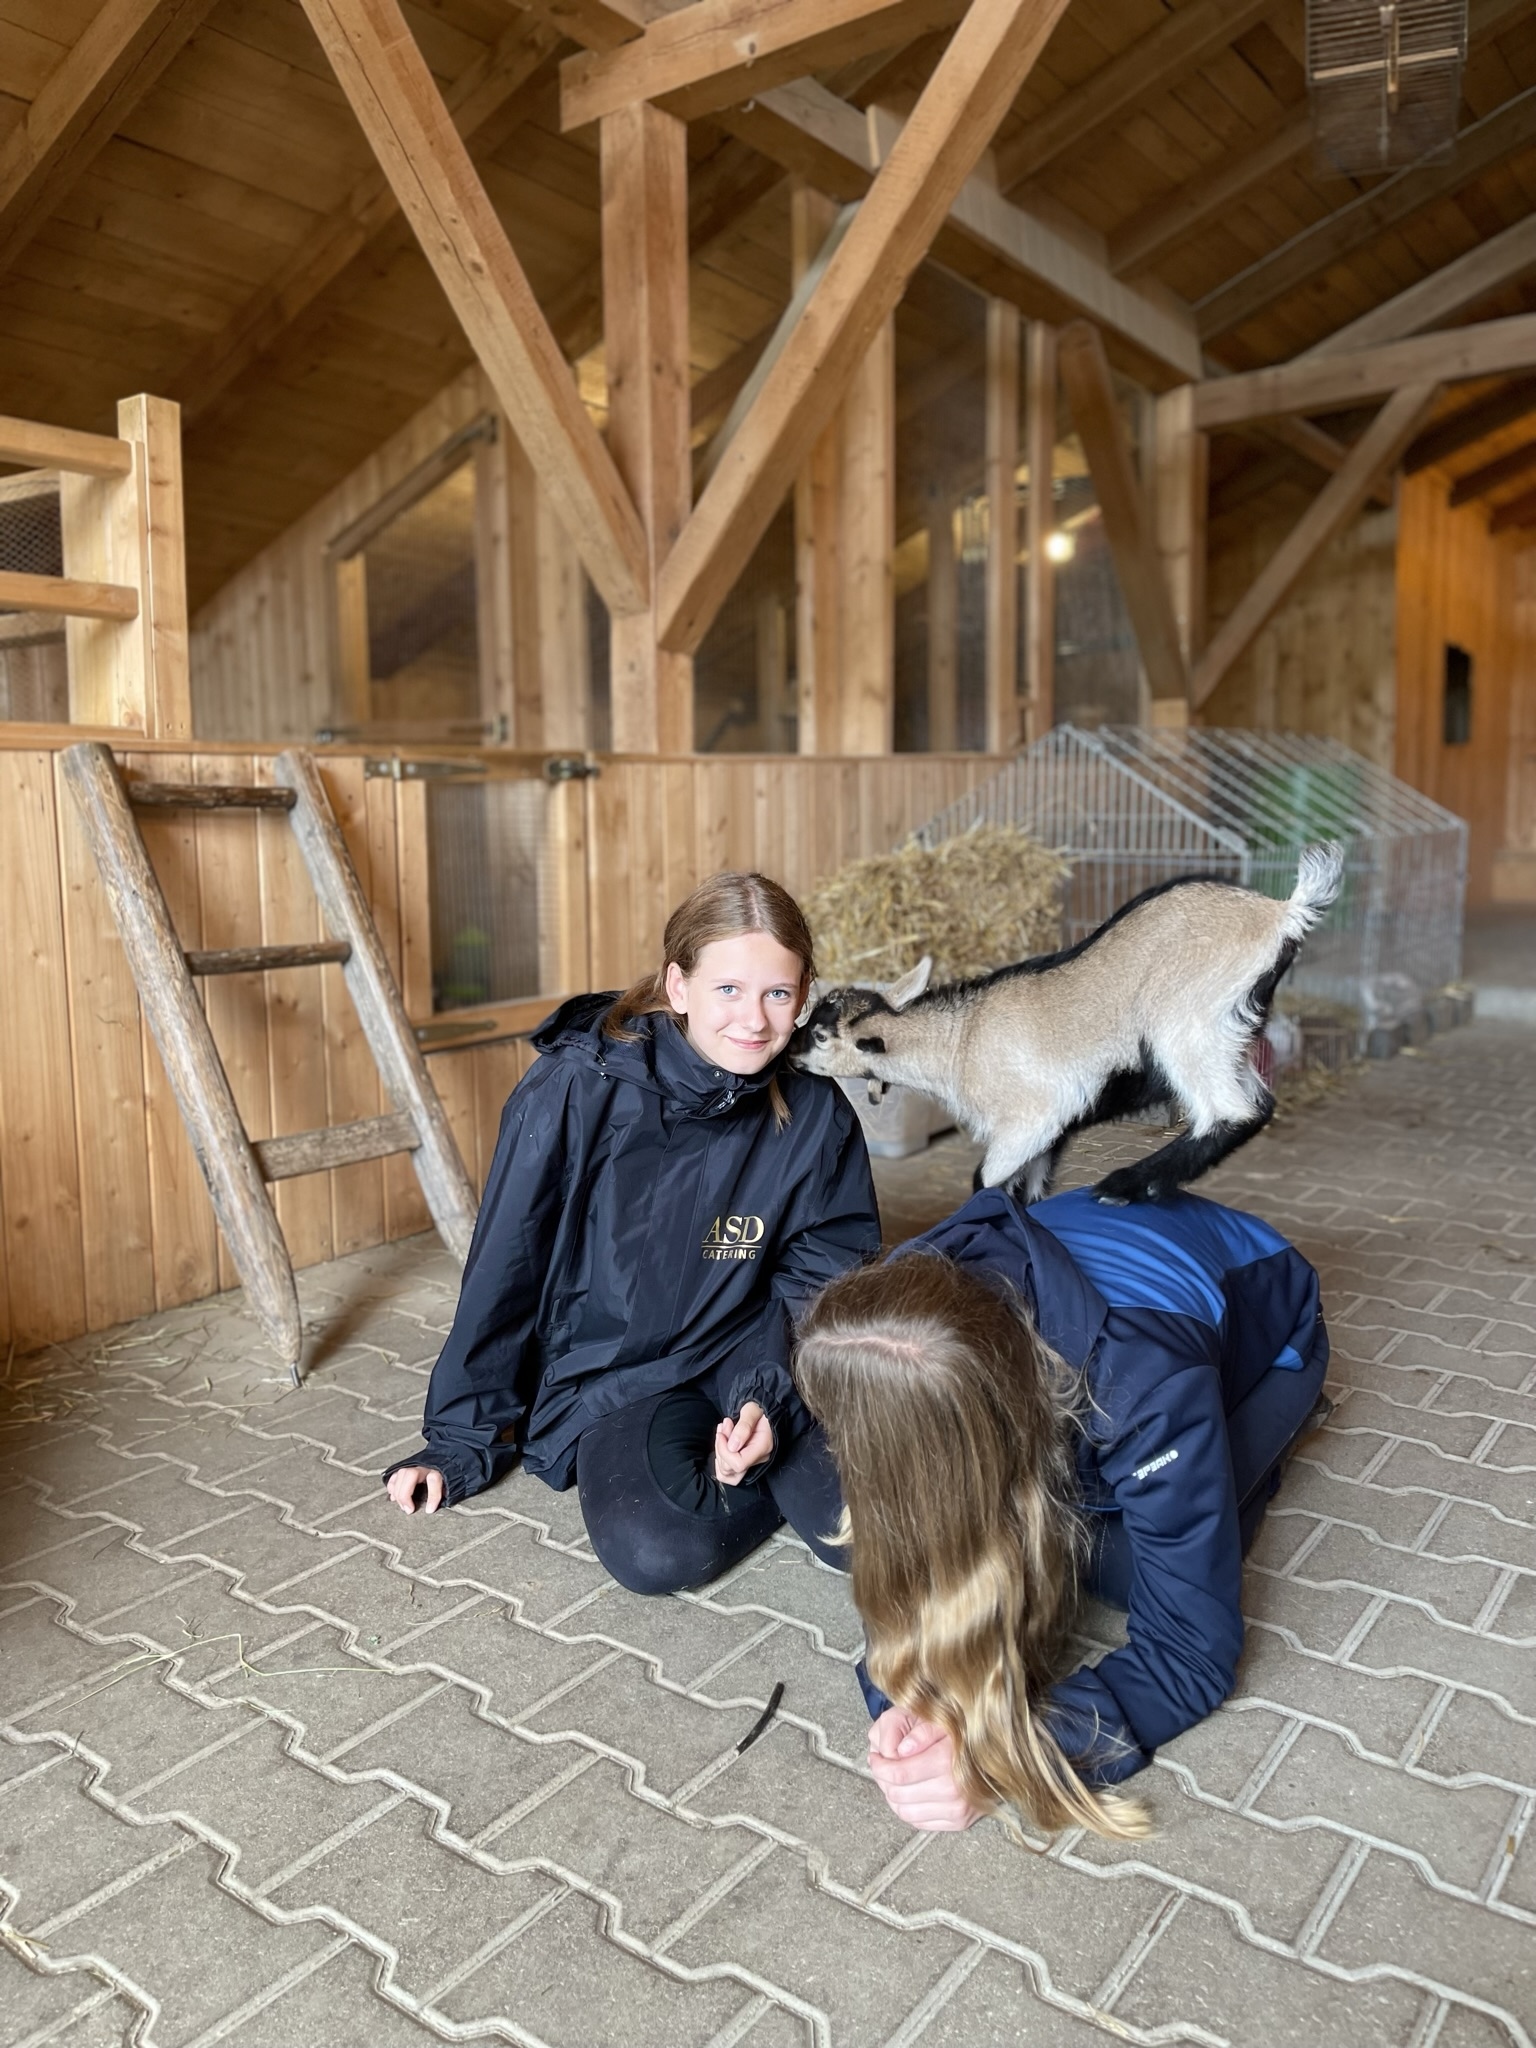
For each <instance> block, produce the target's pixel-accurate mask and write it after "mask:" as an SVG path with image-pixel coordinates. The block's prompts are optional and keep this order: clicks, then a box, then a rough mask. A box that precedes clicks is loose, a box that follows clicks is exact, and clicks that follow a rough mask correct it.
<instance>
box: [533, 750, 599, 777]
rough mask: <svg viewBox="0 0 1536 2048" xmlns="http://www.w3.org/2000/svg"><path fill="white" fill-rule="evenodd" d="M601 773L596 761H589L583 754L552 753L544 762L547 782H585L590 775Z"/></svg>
mask: <svg viewBox="0 0 1536 2048" xmlns="http://www.w3.org/2000/svg"><path fill="white" fill-rule="evenodd" d="M601 773H602V770H601V769H600V768H599V767H598V765H597V763H596V762H595V761H588V760H587V759H585V757H584V756H582V755H581V754H551V755H550V757H549V759H548V760H547V761H546V762H545V763H544V780H545V781H546V782H585V781H586V779H587V777H588V776H589V775H600V774H601Z"/></svg>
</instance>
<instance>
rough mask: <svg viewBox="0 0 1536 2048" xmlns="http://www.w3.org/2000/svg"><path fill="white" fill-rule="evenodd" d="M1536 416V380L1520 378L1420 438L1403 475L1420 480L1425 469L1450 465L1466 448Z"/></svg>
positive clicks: (1407, 457) (1408, 456) (1449, 416)
mask: <svg viewBox="0 0 1536 2048" xmlns="http://www.w3.org/2000/svg"><path fill="white" fill-rule="evenodd" d="M1532 413H1536V377H1517V378H1515V379H1514V381H1513V382H1512V383H1509V384H1506V385H1505V386H1504V388H1503V390H1502V391H1494V392H1490V393H1489V394H1488V396H1487V397H1484V398H1477V399H1474V400H1473V401H1472V403H1471V404H1470V405H1463V406H1459V407H1458V408H1457V410H1456V411H1455V412H1453V413H1449V414H1447V416H1446V417H1445V418H1444V419H1442V420H1438V421H1437V422H1436V423H1435V425H1434V426H1432V427H1431V428H1430V429H1429V431H1428V432H1427V433H1424V434H1420V436H1419V438H1418V439H1417V441H1415V442H1413V444H1412V445H1411V446H1410V448H1409V450H1408V453H1407V454H1406V455H1405V456H1404V457H1403V474H1404V475H1405V476H1417V475H1418V473H1419V471H1420V470H1421V469H1431V468H1433V466H1434V465H1435V464H1436V463H1437V462H1449V461H1450V459H1451V457H1452V456H1453V455H1460V454H1461V452H1462V450H1463V449H1464V448H1475V447H1476V446H1477V444H1478V442H1479V441H1485V440H1487V438H1488V436H1489V435H1490V434H1496V433H1497V432H1498V431H1499V429H1500V428H1501V427H1508V426H1513V425H1514V423H1515V421H1516V420H1523V419H1528V418H1529V417H1530V415H1531V414H1532Z"/></svg>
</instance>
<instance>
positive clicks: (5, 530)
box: [0, 471, 69, 724]
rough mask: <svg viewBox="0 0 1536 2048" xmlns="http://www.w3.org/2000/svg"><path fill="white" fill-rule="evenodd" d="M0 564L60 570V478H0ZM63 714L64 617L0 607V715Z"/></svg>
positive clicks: (52, 720)
mask: <svg viewBox="0 0 1536 2048" xmlns="http://www.w3.org/2000/svg"><path fill="white" fill-rule="evenodd" d="M0 569H4V570H9V571H11V572H12V573H20V574H21V575H24V576H62V575H63V573H64V539H63V533H62V530H61V527H60V524H59V480H58V478H57V476H55V475H53V474H52V473H51V472H43V471H33V472H30V473H29V474H27V475H25V476H13V477H5V478H3V479H0ZM68 717H69V666H68V661H67V658H66V654H65V645H64V621H63V619H62V618H60V617H58V616H57V615H56V614H53V613H48V612H22V611H3V610H0V719H17V720H26V721H36V722H38V723H41V724H59V723H62V722H63V721H64V720H66V719H67V718H68Z"/></svg>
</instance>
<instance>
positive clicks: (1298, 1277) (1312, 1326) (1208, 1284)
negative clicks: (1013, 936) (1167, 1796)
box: [864, 1188, 1328, 1784]
mask: <svg viewBox="0 0 1536 2048" xmlns="http://www.w3.org/2000/svg"><path fill="white" fill-rule="evenodd" d="M924 1249H926V1250H931V1251H936V1252H941V1253H943V1254H944V1255H945V1256H947V1257H949V1258H951V1259H954V1260H955V1261H956V1262H957V1263H958V1264H960V1265H964V1266H978V1267H982V1268H984V1269H985V1270H987V1271H989V1272H993V1273H998V1274H1002V1275H1005V1276H1006V1277H1007V1279H1008V1280H1009V1281H1011V1282H1012V1283H1013V1285H1014V1286H1015V1287H1017V1288H1019V1289H1020V1290H1021V1291H1022V1292H1023V1294H1024V1296H1025V1298H1026V1300H1027V1301H1028V1302H1029V1304H1030V1306H1031V1308H1032V1310H1033V1312H1034V1316H1035V1321H1036V1327H1037V1328H1038V1329H1039V1331H1040V1334H1041V1335H1042V1337H1044V1339H1045V1341H1046V1342H1047V1343H1048V1344H1049V1345H1050V1346H1051V1347H1052V1349H1053V1350H1055V1351H1056V1352H1058V1353H1059V1354H1060V1355H1061V1356H1062V1357H1063V1358H1065V1359H1066V1360H1068V1361H1069V1362H1070V1363H1071V1364H1073V1365H1076V1366H1079V1367H1083V1368H1085V1369H1086V1373H1087V1381H1088V1391H1089V1393H1090V1395H1091V1396H1092V1408H1091V1410H1090V1411H1089V1413H1088V1416H1087V1419H1086V1423H1085V1426H1084V1433H1083V1435H1082V1438H1081V1440H1080V1444H1079V1450H1078V1477H1079V1482H1080V1485H1081V1489H1082V1498H1083V1504H1084V1506H1085V1508H1086V1509H1087V1511H1088V1513H1089V1515H1090V1517H1093V1516H1119V1517H1120V1518H1122V1522H1123V1528H1124V1535H1125V1537H1126V1538H1127V1539H1128V1547H1129V1550H1130V1556H1131V1561H1132V1580H1131V1590H1130V1601H1129V1616H1128V1629H1127V1640H1126V1643H1125V1646H1124V1647H1123V1648H1121V1649H1118V1650H1112V1651H1111V1652H1110V1653H1109V1655H1108V1656H1106V1657H1104V1658H1103V1659H1102V1660H1101V1661H1100V1662H1099V1664H1098V1665H1096V1666H1093V1667H1084V1668H1083V1669H1082V1670H1080V1671H1077V1672H1075V1673H1074V1674H1073V1675H1072V1676H1071V1677H1070V1678H1066V1679H1063V1680H1061V1681H1060V1682H1059V1683H1058V1684H1056V1685H1055V1686H1054V1687H1053V1688H1052V1690H1051V1693H1050V1698H1049V1705H1048V1707H1047V1719H1048V1721H1049V1723H1050V1725H1051V1727H1052V1730H1053V1732H1054V1733H1055V1735H1056V1737H1057V1739H1058V1741H1059V1742H1060V1743H1061V1745H1062V1747H1063V1749H1064V1750H1065V1751H1066V1753H1067V1755H1068V1756H1069V1757H1071V1758H1072V1759H1073V1760H1074V1762H1076V1763H1077V1765H1078V1768H1079V1769H1080V1770H1081V1772H1082V1773H1083V1775H1084V1776H1085V1777H1086V1778H1087V1779H1088V1780H1089V1781H1090V1782H1091V1783H1095V1784H1108V1783H1113V1782H1115V1781H1116V1780H1118V1779H1121V1778H1126V1777H1129V1776H1130V1775H1131V1773H1132V1772H1134V1771H1138V1770H1140V1769H1141V1768H1142V1766H1143V1765H1144V1764H1146V1763H1148V1762H1149V1761H1150V1760H1151V1755H1152V1752H1153V1750H1155V1749H1156V1748H1157V1747H1158V1746H1159V1744H1161V1743H1164V1742H1168V1741H1170V1740H1171V1739H1172V1738H1173V1737H1174V1736H1175V1735H1178V1734H1181V1733H1182V1732H1183V1731H1184V1730H1185V1729H1186V1728H1190V1727H1193V1726H1194V1724H1195V1723H1196V1722H1197V1721H1199V1720H1202V1719H1203V1718H1204V1717H1205V1716H1206V1715H1207V1714H1209V1713H1210V1712H1211V1711H1212V1710H1213V1709H1214V1708H1215V1707H1217V1706H1219V1705H1220V1703H1221V1702H1222V1701H1223V1700H1224V1699H1225V1698H1226V1697H1227V1695H1228V1694H1229V1693H1230V1692H1231V1690H1232V1686H1233V1683H1234V1681H1235V1679H1236V1675H1237V1661H1238V1656H1239V1654H1240V1652H1241V1650H1242V1646H1243V1621H1242V1611H1241V1607H1240V1597H1239V1596H1240V1588H1241V1577H1242V1551H1241V1542H1240V1538H1239V1533H1238V1513H1237V1507H1238V1504H1237V1498H1236V1491H1235V1487H1234V1484H1233V1477H1232V1460H1231V1454H1230V1451H1229V1447H1228V1435H1227V1418H1228V1417H1229V1416H1230V1415H1232V1414H1233V1412H1234V1411H1235V1410H1236V1409H1238V1408H1239V1407H1240V1406H1241V1405H1242V1403H1243V1402H1244V1400H1245V1399H1246V1398H1247V1396H1248V1395H1249V1394H1251V1393H1252V1392H1253V1390H1254V1388H1255V1387H1256V1386H1257V1384H1258V1382H1259V1381H1260V1380H1261V1379H1263V1378H1264V1377H1265V1375H1266V1374H1267V1373H1269V1372H1270V1371H1271V1370H1273V1369H1274V1368H1276V1367H1278V1368H1280V1369H1281V1370H1284V1371H1296V1372H1299V1371H1306V1372H1307V1373H1308V1374H1309V1376H1312V1375H1315V1377H1316V1380H1317V1382H1318V1384H1319V1385H1320V1384H1321V1380H1322V1374H1323V1368H1324V1367H1325V1365H1326V1363H1327V1358H1328V1335H1327V1331H1326V1329H1325V1327H1324V1324H1323V1318H1322V1311H1321V1309H1320V1306H1319V1302H1318V1287H1317V1275H1316V1273H1315V1272H1314V1271H1313V1270H1312V1268H1311V1266H1310V1265H1308V1263H1307V1261H1306V1260H1305V1259H1304V1258H1303V1257H1302V1256H1301V1254H1300V1253H1299V1252H1298V1251H1297V1250H1296V1249H1295V1247H1294V1246H1293V1245H1290V1244H1288V1243H1287V1242H1286V1241H1285V1239H1284V1238H1283V1237H1281V1236H1280V1235H1279V1233H1278V1232H1277V1231H1274V1230H1272V1229H1271V1228H1270V1226H1269V1225H1268V1224H1267V1223H1262V1222H1260V1221H1259V1220H1258V1218H1257V1217H1254V1216H1248V1215H1244V1214H1243V1213H1242V1211H1240V1210H1237V1209H1227V1208H1223V1207H1220V1206H1218V1205H1217V1204H1216V1203H1214V1202H1207V1201H1202V1200H1201V1199H1200V1198H1199V1197H1198V1196H1197V1195H1189V1194H1178V1195H1174V1196H1171V1197H1169V1198H1168V1199H1166V1200H1164V1201H1160V1202H1148V1203H1138V1204H1135V1205H1132V1206H1130V1207H1125V1208H1115V1207H1107V1206H1106V1205H1104V1204H1102V1203H1099V1202H1096V1201H1095V1200H1094V1199H1093V1197H1092V1195H1091V1194H1090V1193H1089V1192H1088V1191H1087V1190H1086V1189H1082V1190H1074V1191H1072V1192H1071V1193H1068V1194H1063V1195H1056V1196H1053V1197H1052V1198H1051V1199H1050V1200H1049V1201H1045V1202H1040V1203H1037V1204H1036V1205H1035V1206H1034V1207H1033V1208H1030V1209H1023V1208H1021V1207H1020V1206H1019V1205H1018V1204H1017V1203H1015V1202H1014V1201H1013V1199H1012V1198H1011V1197H1010V1196H1009V1195H1007V1194H1005V1193H1004V1192H1003V1191H1002V1190H1001V1189H998V1188H990V1189H987V1190H986V1191H985V1192H984V1193H982V1194H979V1195H976V1196H973V1198H972V1199H971V1200H970V1201H969V1202H967V1203H966V1205H965V1206H964V1208H962V1209H960V1210H958V1211H957V1212H956V1213H955V1214H954V1215H953V1216H951V1217H949V1218H948V1219H947V1220H946V1221H945V1222H943V1223H941V1224H939V1225H938V1226H937V1228H935V1229H933V1230H930V1231H929V1232H927V1234H926V1235H925V1236H923V1237H919V1238H916V1239H914V1240H913V1241H912V1242H911V1243H910V1244H908V1245H904V1246H903V1247H902V1248H901V1250H900V1251H899V1252H898V1253H896V1254H894V1256H896V1257H901V1256H903V1255H905V1254H907V1253H910V1252H913V1251H920V1250H924ZM1283 1448H1284V1447H1283V1446H1282V1445H1280V1444H1276V1445H1275V1446H1274V1454H1275V1455H1277V1456H1278V1454H1279V1453H1280V1451H1281V1450H1282V1449H1283ZM864 1683H865V1690H866V1695H867V1696H868V1697H869V1699H870V1706H871V1709H872V1711H875V1712H878V1711H879V1710H880V1708H881V1707H882V1706H883V1705H885V1704H886V1702H885V1700H884V1696H883V1695H882V1694H880V1693H879V1692H878V1691H877V1689H875V1688H874V1687H873V1686H872V1685H870V1683H869V1682H868V1680H867V1679H865V1681H864Z"/></svg>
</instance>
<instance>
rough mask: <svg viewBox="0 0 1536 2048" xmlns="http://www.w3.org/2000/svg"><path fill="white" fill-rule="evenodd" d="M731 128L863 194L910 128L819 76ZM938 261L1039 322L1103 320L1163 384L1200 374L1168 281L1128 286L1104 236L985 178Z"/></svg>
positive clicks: (838, 186)
mask: <svg viewBox="0 0 1536 2048" xmlns="http://www.w3.org/2000/svg"><path fill="white" fill-rule="evenodd" d="M722 125H724V126H727V127H729V128H730V130H731V132H732V133H733V134H736V135H739V136H741V137H743V138H744V139H745V140H747V141H749V142H751V143H752V145H753V147H754V148H757V149H759V150H761V151H762V152H763V153H764V154H765V155H768V156H772V157H773V158H774V159H775V161H776V162H778V163H781V164H783V165H784V166H785V168H786V169H788V170H792V171H794V172H796V173H797V174H798V175H799V176H801V177H803V178H804V179H805V180H806V182H807V183H808V184H810V185H813V186H814V187H815V188H816V189H817V190H818V191H821V192H826V193H828V194H829V195H831V196H832V197H835V198H838V199H844V200H848V199H857V198H859V197H861V196H862V195H863V194H864V193H865V192H867V191H868V189H869V186H870V184H871V182H872V180H873V178H874V176H875V174H876V172H877V171H878V170H879V167H880V165H881V164H882V163H884V162H885V161H886V160H887V159H888V158H889V156H890V153H891V151H892V150H893V149H894V147H895V144H896V140H897V138H898V136H899V135H900V134H901V133H902V130H903V123H902V122H901V121H900V120H899V119H898V117H897V116H896V115H894V114H892V113H890V112H889V111H887V110H886V109H884V108H880V107H875V108H871V109H870V110H869V112H868V113H867V114H861V113H860V112H859V111H858V109H857V108H856V107H850V106H849V105H848V104H847V103H846V102H845V101H843V100H839V99H838V98H836V97H835V95H833V94H832V93H830V92H828V91H827V90H826V88H825V87H824V86H820V85H818V84H816V83H815V82H814V81H813V80H806V81H804V82H803V83H801V84H798V85H790V86H779V87H777V88H775V90H773V91H772V92H768V93H764V94H761V95H760V96H759V97H758V99H757V100H756V102H755V103H754V105H753V108H752V110H751V111H750V113H746V112H741V111H738V112H736V113H732V114H729V115H726V116H723V117H722ZM929 253H930V256H931V257H932V260H933V261H935V262H937V263H941V264H943V265H944V266H945V267H946V268H947V269H950V270H952V271H954V272H955V274H956V275H957V276H959V277H963V278H964V279H965V280H966V282H967V283H969V284H971V285H973V286H975V287H976V288H977V289H978V290H980V291H984V292H985V293H987V295H988V296H989V297H1003V298H1009V299H1012V301H1013V303H1014V304H1015V305H1016V306H1018V308H1019V310H1020V311H1021V312H1023V313H1025V314H1027V315H1029V316H1030V317H1031V318H1041V317H1044V318H1047V319H1050V320H1052V321H1053V322H1059V321H1062V320H1069V319H1073V318H1076V317H1078V316H1082V317H1084V318H1087V319H1091V320H1093V321H1095V322H1096V323H1097V324H1098V326H1100V327H1101V328H1102V329H1103V330H1104V333H1105V336H1106V339H1107V341H1108V343H1109V345H1110V347H1111V348H1112V349H1114V350H1115V351H1116V353H1117V355H1118V356H1120V357H1123V358H1124V359H1125V360H1126V361H1127V363H1128V364H1129V366H1130V367H1132V368H1133V369H1134V370H1135V372H1136V374H1137V375H1138V376H1140V377H1142V378H1143V379H1144V380H1145V381H1147V382H1148V383H1150V384H1152V385H1154V386H1157V387H1159V388H1162V387H1165V386H1167V385H1169V384H1174V383H1183V382H1186V381H1187V380H1189V379H1190V378H1192V377H1195V376H1198V374H1199V361H1200V352H1199V344H1198V341H1197V338H1196V335H1195V330H1194V316H1193V315H1192V314H1191V313H1190V312H1189V311H1188V310H1187V309H1186V308H1185V307H1184V306H1182V305H1181V304H1180V302H1179V301H1178V300H1177V299H1175V298H1174V297H1173V296H1172V294H1171V293H1168V292H1165V291H1164V290H1163V289H1162V288H1161V287H1160V286H1157V287H1153V288H1152V289H1150V290H1142V289H1140V288H1138V287H1135V286H1131V285H1126V284H1122V283H1120V282H1119V280H1118V279H1116V278H1115V277H1113V276H1112V275H1111V273H1110V270H1109V264H1108V259H1107V256H1106V254H1105V249H1104V243H1103V240H1102V238H1101V237H1099V236H1096V235H1095V234H1094V232H1093V230H1092V229H1091V228H1089V227H1088V226H1087V225H1086V224H1085V223H1082V222H1078V223H1074V224H1072V225H1071V229H1070V232H1069V231H1068V228H1067V227H1066V226H1065V225H1063V222H1062V219H1061V217H1060V216H1059V215H1058V214H1053V216H1052V218H1051V219H1049V220H1047V219H1045V218H1043V217H1041V216H1039V215H1036V214H1034V213H1031V212H1029V211H1028V210H1027V209H1025V208H1022V207H1019V206H1015V205H1012V204H1010V202H1009V201H1008V200H1006V199H1004V198H1003V197H1002V195H1001V194H1000V193H999V192H998V190H997V188H996V186H995V185H993V184H991V183H990V182H989V181H988V180H987V179H985V178H983V177H972V178H968V179H966V180H965V181H964V182H963V183H962V185H961V188H960V190H959V192H958V193H957V194H956V196H955V200H954V203H953V205H952V207H951V209H950V214H949V218H948V220H946V221H945V223H944V225H943V227H942V229H941V230H940V232H939V234H938V236H937V238H936V239H935V241H934V244H933V246H932V248H931V250H930V252H929Z"/></svg>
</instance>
